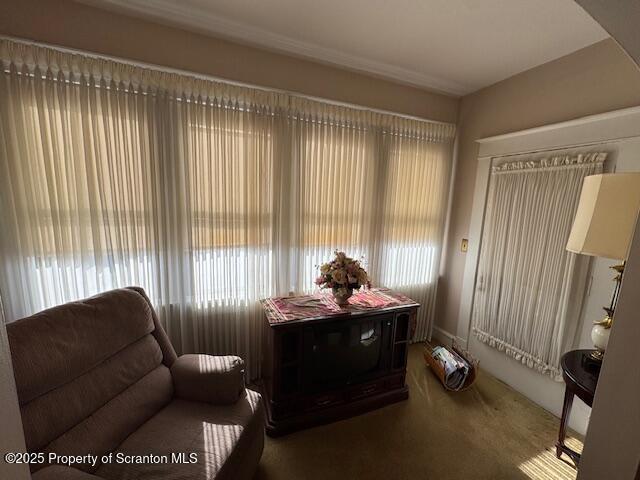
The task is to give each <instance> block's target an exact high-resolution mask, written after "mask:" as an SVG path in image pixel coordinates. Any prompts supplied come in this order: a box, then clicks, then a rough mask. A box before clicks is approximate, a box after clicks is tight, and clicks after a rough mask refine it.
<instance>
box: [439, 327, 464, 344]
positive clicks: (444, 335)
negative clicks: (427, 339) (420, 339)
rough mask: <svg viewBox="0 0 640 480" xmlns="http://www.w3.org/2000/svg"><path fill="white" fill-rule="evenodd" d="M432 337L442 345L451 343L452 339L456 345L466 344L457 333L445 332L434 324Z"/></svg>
mask: <svg viewBox="0 0 640 480" xmlns="http://www.w3.org/2000/svg"><path fill="white" fill-rule="evenodd" d="M432 337H433V338H434V339H435V340H437V341H438V342H440V343H442V344H444V345H451V343H452V342H453V341H455V342H456V343H457V344H458V345H460V346H462V347H465V346H466V344H467V341H466V340H465V339H464V338H460V337H458V336H457V335H454V334H453V333H450V332H447V331H446V330H444V329H443V328H440V327H438V326H436V325H434V327H433V335H432Z"/></svg>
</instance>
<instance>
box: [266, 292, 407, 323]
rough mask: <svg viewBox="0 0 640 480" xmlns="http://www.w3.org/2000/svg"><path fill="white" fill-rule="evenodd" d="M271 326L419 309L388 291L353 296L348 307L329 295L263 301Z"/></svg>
mask: <svg viewBox="0 0 640 480" xmlns="http://www.w3.org/2000/svg"><path fill="white" fill-rule="evenodd" d="M261 303H262V307H263V308H264V311H265V314H266V315H267V319H268V321H269V324H270V325H274V324H279V323H284V322H290V321H294V320H304V319H308V318H318V317H327V316H331V315H345V314H352V313H358V312H367V311H371V310H378V309H384V308H389V307H403V306H412V305H418V304H417V303H416V302H414V301H413V300H411V299H410V298H409V297H407V296H406V295H403V294H401V293H398V292H394V291H392V290H389V289H387V288H372V289H369V290H361V291H359V292H357V293H354V294H353V296H352V297H351V298H350V299H349V305H345V306H340V305H338V304H337V303H336V302H335V300H334V299H333V296H332V295H331V294H330V293H317V294H313V295H302V296H296V297H273V298H266V299H264V300H261Z"/></svg>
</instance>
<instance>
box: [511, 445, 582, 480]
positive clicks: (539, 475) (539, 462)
mask: <svg viewBox="0 0 640 480" xmlns="http://www.w3.org/2000/svg"><path fill="white" fill-rule="evenodd" d="M565 445H567V446H568V447H569V448H571V449H573V450H575V451H577V452H581V451H582V442H581V441H580V440H579V439H577V438H575V437H567V439H566V440H565ZM518 468H519V469H520V471H521V472H522V473H524V474H525V475H526V476H527V477H529V478H530V479H532V480H534V479H535V480H556V479H559V480H574V479H575V478H576V473H577V472H576V469H575V468H574V467H573V466H572V465H571V460H569V459H567V456H566V455H563V456H562V459H558V458H556V455H555V449H550V450H545V451H544V452H542V453H541V454H540V455H536V456H535V457H533V458H530V459H529V460H527V461H526V462H523V463H521V464H520V465H519V466H518Z"/></svg>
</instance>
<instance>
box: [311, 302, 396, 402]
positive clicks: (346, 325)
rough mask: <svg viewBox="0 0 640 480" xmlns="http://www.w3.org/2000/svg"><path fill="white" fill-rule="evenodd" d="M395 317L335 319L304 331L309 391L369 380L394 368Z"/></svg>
mask: <svg viewBox="0 0 640 480" xmlns="http://www.w3.org/2000/svg"><path fill="white" fill-rule="evenodd" d="M392 329H393V315H379V316H376V317H368V318H365V319H362V320H360V321H344V320H343V319H341V320H336V321H334V322H328V323H322V324H319V325H310V326H307V327H305V328H304V330H303V341H302V358H303V365H304V367H303V372H304V375H303V388H304V390H306V391H307V392H313V391H318V390H324V389H326V388H331V387H333V386H338V385H344V384H352V383H358V382H362V381H366V380H370V379H372V378H375V377H377V376H380V375H381V374H382V373H384V372H385V371H387V370H388V369H389V368H390V366H391V353H392V347H393V345H392V333H393V332H392Z"/></svg>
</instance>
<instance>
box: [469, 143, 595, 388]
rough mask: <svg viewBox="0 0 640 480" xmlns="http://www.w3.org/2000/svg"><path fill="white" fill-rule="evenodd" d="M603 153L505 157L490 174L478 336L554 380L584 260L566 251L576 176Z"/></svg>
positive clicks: (569, 336) (576, 305) (568, 339)
mask: <svg viewBox="0 0 640 480" xmlns="http://www.w3.org/2000/svg"><path fill="white" fill-rule="evenodd" d="M605 158H606V154H605V153H587V154H577V155H568V156H556V157H550V158H543V159H538V160H523V161H515V162H505V163H503V164H501V165H498V166H495V167H493V169H492V172H491V178H490V186H489V193H488V198H487V208H486V213H485V222H484V229H483V236H482V245H481V251H480V261H479V266H478V274H477V284H476V292H475V298H474V310H473V331H474V333H475V335H476V336H477V338H478V339H480V340H481V341H483V342H485V343H488V344H489V345H491V346H493V347H495V348H497V349H499V350H503V351H505V353H507V354H508V355H510V356H512V357H514V358H516V359H518V360H520V361H521V362H522V363H523V364H525V365H527V366H529V367H531V368H535V369H537V370H538V371H540V372H542V373H546V374H549V375H550V376H552V377H554V378H559V376H560V368H559V362H560V357H561V356H562V354H563V353H564V352H565V351H566V350H567V349H568V348H570V346H571V343H572V342H573V340H574V335H575V332H576V327H577V325H578V321H579V316H580V310H581V306H582V300H583V296H584V290H585V281H586V277H587V268H588V259H587V258H586V257H583V256H579V255H576V254H573V253H570V252H568V251H566V249H565V246H566V243H567V239H568V238H569V232H570V231H571V226H572V224H573V218H574V216H575V212H576V209H577V207H578V201H579V198H580V192H581V190H582V182H583V180H584V177H586V176H588V175H595V174H597V173H601V172H602V166H603V162H604V160H605Z"/></svg>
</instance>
